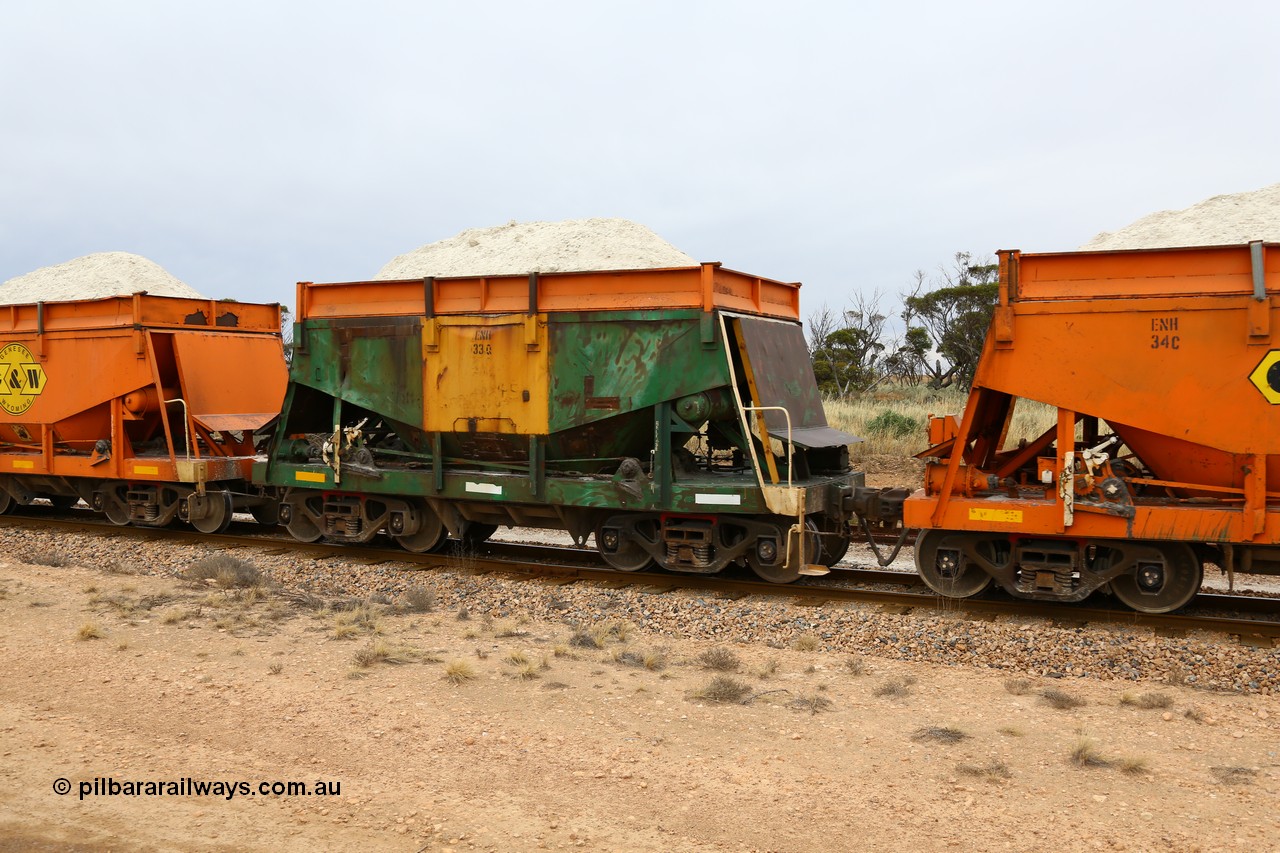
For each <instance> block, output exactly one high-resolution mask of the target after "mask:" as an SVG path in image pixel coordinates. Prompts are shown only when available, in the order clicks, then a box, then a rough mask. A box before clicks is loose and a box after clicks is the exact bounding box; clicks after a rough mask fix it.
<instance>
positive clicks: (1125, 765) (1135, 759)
mask: <svg viewBox="0 0 1280 853" xmlns="http://www.w3.org/2000/svg"><path fill="white" fill-rule="evenodd" d="M1116 768H1117V769H1119V770H1120V772H1121V773H1128V774H1129V775H1130V776H1141V775H1142V774H1143V773H1146V772H1148V771H1149V770H1150V769H1151V761H1150V760H1149V759H1148V758H1147V757H1146V756H1145V755H1122V756H1120V757H1119V758H1117V759H1116Z"/></svg>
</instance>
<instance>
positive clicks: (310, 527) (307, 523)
mask: <svg viewBox="0 0 1280 853" xmlns="http://www.w3.org/2000/svg"><path fill="white" fill-rule="evenodd" d="M282 515H287V517H288V519H289V520H288V521H286V522H285V529H286V530H288V531H289V535H290V536H292V537H293V538H294V539H297V540H298V541H299V542H315V541H316V540H318V539H319V538H320V537H321V536H322V535H323V531H321V530H320V528H319V527H317V526H316V523H315V522H314V521H312V520H311V518H310V517H309V516H307V515H306V514H304V513H303V512H302V511H301V510H299V509H298V507H296V506H290V507H289V512H288V513H282Z"/></svg>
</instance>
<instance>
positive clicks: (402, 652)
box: [351, 640, 418, 669]
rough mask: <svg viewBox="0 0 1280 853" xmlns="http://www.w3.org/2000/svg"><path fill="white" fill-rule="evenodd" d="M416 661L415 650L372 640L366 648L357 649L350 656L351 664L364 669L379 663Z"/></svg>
mask: <svg viewBox="0 0 1280 853" xmlns="http://www.w3.org/2000/svg"><path fill="white" fill-rule="evenodd" d="M417 659H418V653H417V651H416V650H415V649H411V648H408V647H407V646H392V645H391V644H390V643H388V642H387V641H385V640H373V641H371V642H370V643H369V644H368V645H367V646H364V647H363V648H360V649H357V650H356V653H355V654H354V655H352V656H351V662H352V663H354V664H355V665H356V666H358V667H362V668H364V669H368V668H369V667H371V666H374V665H376V664H380V663H390V664H402V663H413V662H414V661H415V660H417Z"/></svg>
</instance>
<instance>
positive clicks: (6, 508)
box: [0, 489, 18, 515]
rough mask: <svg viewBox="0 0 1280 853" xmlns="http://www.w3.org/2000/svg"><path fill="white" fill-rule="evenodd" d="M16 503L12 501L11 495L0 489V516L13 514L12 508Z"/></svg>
mask: <svg viewBox="0 0 1280 853" xmlns="http://www.w3.org/2000/svg"><path fill="white" fill-rule="evenodd" d="M17 503H18V502H17V501H15V500H14V499H13V495H11V494H9V493H8V492H6V491H5V490H4V489H0V515H8V514H9V513H11V512H13V508H14V506H16V505H17Z"/></svg>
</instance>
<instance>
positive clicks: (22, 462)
mask: <svg viewBox="0 0 1280 853" xmlns="http://www.w3.org/2000/svg"><path fill="white" fill-rule="evenodd" d="M13 467H14V468H34V467H36V463H34V462H32V461H30V460H27V459H15V460H13Z"/></svg>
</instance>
